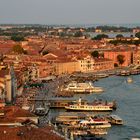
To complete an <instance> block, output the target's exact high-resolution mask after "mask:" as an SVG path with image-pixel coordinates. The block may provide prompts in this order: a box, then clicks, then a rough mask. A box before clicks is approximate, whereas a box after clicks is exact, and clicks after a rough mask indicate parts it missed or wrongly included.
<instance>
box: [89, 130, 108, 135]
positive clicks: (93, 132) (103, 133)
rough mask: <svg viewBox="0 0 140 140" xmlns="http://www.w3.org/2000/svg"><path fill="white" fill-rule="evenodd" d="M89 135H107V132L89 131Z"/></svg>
mask: <svg viewBox="0 0 140 140" xmlns="http://www.w3.org/2000/svg"><path fill="white" fill-rule="evenodd" d="M90 133H91V134H94V135H107V131H106V130H105V129H91V130H90Z"/></svg>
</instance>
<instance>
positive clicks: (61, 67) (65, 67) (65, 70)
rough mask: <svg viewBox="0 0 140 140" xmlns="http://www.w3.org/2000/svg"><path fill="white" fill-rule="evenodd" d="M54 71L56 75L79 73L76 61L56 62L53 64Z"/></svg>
mask: <svg viewBox="0 0 140 140" xmlns="http://www.w3.org/2000/svg"><path fill="white" fill-rule="evenodd" d="M55 71H56V72H55V73H56V75H60V74H71V73H73V72H75V71H79V67H78V62H77V61H69V62H58V63H56V64H55Z"/></svg>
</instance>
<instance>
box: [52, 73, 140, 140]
mask: <svg viewBox="0 0 140 140" xmlns="http://www.w3.org/2000/svg"><path fill="white" fill-rule="evenodd" d="M132 78H133V83H131V84H128V83H127V82H126V80H127V77H119V76H112V77H109V78H104V79H100V80H99V81H98V82H95V83H94V85H96V86H101V87H103V88H104V89H105V92H104V93H101V94H89V95H82V98H83V99H88V100H89V101H92V100H94V99H95V98H102V99H105V100H110V101H111V100H114V99H115V100H116V101H117V104H118V108H117V110H116V111H114V112H112V113H113V114H117V115H119V116H120V117H121V118H122V119H123V120H124V125H122V126H112V127H111V129H109V131H108V134H107V135H106V136H105V138H106V139H107V140H130V139H131V138H132V137H140V75H137V76H132ZM79 96H81V95H77V96H76V97H77V98H79ZM54 112H55V113H56V111H54ZM57 113H59V111H58V110H57ZM57 113H56V114H57Z"/></svg>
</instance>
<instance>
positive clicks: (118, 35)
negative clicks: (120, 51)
mask: <svg viewBox="0 0 140 140" xmlns="http://www.w3.org/2000/svg"><path fill="white" fill-rule="evenodd" d="M123 37H124V36H123V35H122V34H117V35H116V38H123Z"/></svg>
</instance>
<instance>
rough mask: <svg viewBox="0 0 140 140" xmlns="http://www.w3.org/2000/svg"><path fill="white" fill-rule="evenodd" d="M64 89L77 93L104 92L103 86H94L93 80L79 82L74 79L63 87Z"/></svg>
mask: <svg viewBox="0 0 140 140" xmlns="http://www.w3.org/2000/svg"><path fill="white" fill-rule="evenodd" d="M63 91H69V92H75V93H94V92H97V93H98V92H103V91H104V90H103V88H102V87H94V86H93V84H92V83H91V82H88V83H77V82H76V81H73V82H71V83H69V84H68V85H67V86H66V87H64V88H63Z"/></svg>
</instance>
